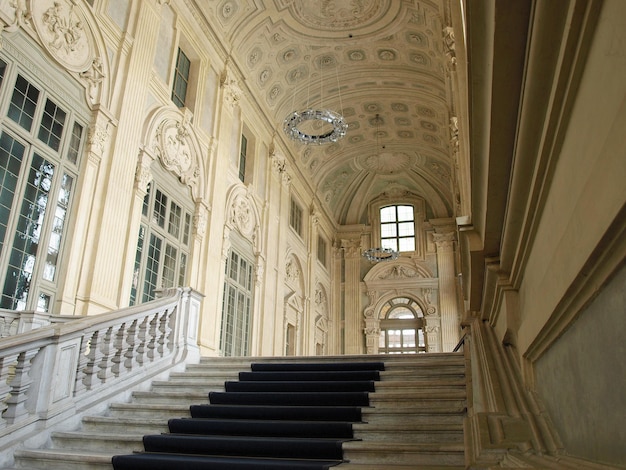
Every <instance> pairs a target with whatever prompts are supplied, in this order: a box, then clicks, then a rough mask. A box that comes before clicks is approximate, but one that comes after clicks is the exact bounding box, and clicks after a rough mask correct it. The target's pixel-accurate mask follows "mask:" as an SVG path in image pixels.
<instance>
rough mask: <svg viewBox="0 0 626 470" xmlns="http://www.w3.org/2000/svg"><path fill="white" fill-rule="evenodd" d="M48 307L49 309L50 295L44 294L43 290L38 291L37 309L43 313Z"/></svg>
mask: <svg viewBox="0 0 626 470" xmlns="http://www.w3.org/2000/svg"><path fill="white" fill-rule="evenodd" d="M49 309H50V296H49V295H48V294H44V293H43V292H40V293H39V297H38V298H37V311H38V312H44V313H45V312H47V311H48V310H49Z"/></svg>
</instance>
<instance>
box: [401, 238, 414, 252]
mask: <svg viewBox="0 0 626 470" xmlns="http://www.w3.org/2000/svg"><path fill="white" fill-rule="evenodd" d="M398 241H399V242H400V250H399V251H415V239H414V238H400V240H398Z"/></svg>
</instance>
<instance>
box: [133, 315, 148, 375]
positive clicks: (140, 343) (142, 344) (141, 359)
mask: <svg viewBox="0 0 626 470" xmlns="http://www.w3.org/2000/svg"><path fill="white" fill-rule="evenodd" d="M149 323H150V315H146V316H145V317H144V318H143V320H142V321H141V323H140V324H139V327H138V328H137V354H136V359H137V363H138V364H139V367H141V366H143V365H144V364H145V363H146V357H147V353H148V351H147V349H148V348H147V341H148V326H149Z"/></svg>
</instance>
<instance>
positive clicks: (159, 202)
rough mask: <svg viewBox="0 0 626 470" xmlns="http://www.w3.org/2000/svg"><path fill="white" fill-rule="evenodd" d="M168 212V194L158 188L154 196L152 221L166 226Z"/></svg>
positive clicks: (160, 225)
mask: <svg viewBox="0 0 626 470" xmlns="http://www.w3.org/2000/svg"><path fill="white" fill-rule="evenodd" d="M166 212H167V196H166V195H165V194H163V193H162V192H161V191H159V190H158V189H157V191H156V195H155V197H154V211H153V212H152V222H154V223H156V224H157V225H158V226H159V227H161V228H165V213H166Z"/></svg>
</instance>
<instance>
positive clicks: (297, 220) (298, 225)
mask: <svg viewBox="0 0 626 470" xmlns="http://www.w3.org/2000/svg"><path fill="white" fill-rule="evenodd" d="M289 225H290V226H291V228H293V229H294V230H295V231H296V233H297V234H298V235H300V236H302V208H301V207H300V205H299V204H298V203H297V202H296V201H295V200H294V199H293V198H291V207H290V210H289Z"/></svg>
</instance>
